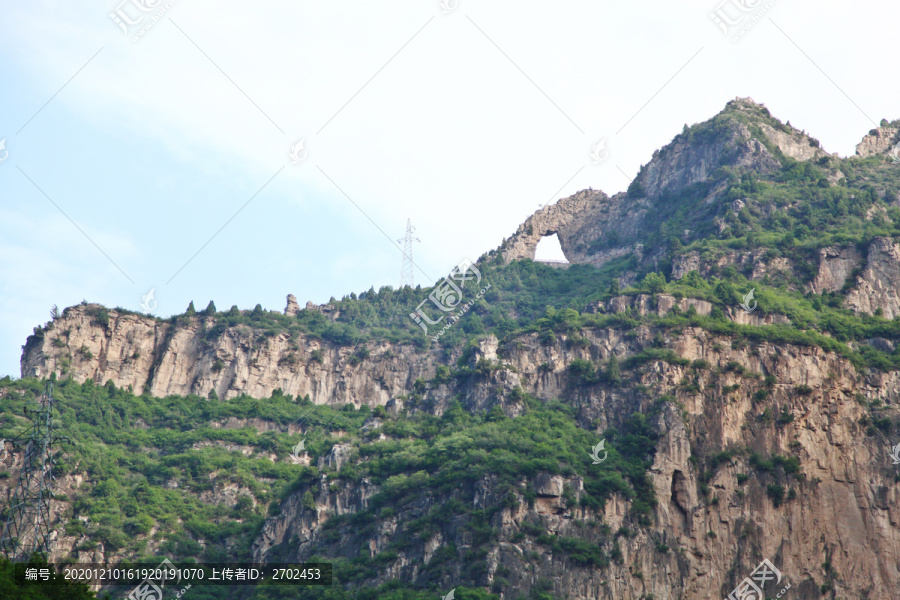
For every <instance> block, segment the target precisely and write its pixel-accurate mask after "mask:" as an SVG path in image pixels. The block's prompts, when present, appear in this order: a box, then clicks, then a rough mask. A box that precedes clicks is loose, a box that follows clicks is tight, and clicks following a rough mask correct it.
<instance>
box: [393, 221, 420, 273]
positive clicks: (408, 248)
mask: <svg viewBox="0 0 900 600" xmlns="http://www.w3.org/2000/svg"><path fill="white" fill-rule="evenodd" d="M415 230H416V228H415V227H413V226H412V222H411V221H410V220H409V219H407V220H406V235H405V236H403V237H402V238H400V239H399V240H397V243H398V244H403V264H402V265H401V267H400V287H401V288H402V287H403V286H406V285H408V286H409V287H415V286H416V284H415V278H414V277H413V266H414V265H413V259H412V245H413V242H421V241H422V240H420V239H419V238H417V237H415V236H414V235H413V232H414V231H415Z"/></svg>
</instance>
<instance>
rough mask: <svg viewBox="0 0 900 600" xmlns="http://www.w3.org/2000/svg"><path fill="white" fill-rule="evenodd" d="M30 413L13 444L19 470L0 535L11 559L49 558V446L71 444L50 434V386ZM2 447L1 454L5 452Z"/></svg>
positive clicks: (1, 548) (0, 543)
mask: <svg viewBox="0 0 900 600" xmlns="http://www.w3.org/2000/svg"><path fill="white" fill-rule="evenodd" d="M29 413H31V416H32V425H31V430H30V431H29V432H28V433H27V434H26V435H25V436H23V437H22V438H21V441H17V440H14V441H13V445H14V446H18V447H22V446H24V448H25V451H24V452H23V454H22V470H21V471H20V472H19V481H18V483H17V484H16V490H15V492H14V493H13V496H12V500H11V502H10V504H9V508H8V510H9V513H8V514H7V517H6V524H5V525H4V526H3V533H2V535H0V552H3V553H4V554H5V555H6V557H7V558H9V559H10V560H13V561H15V560H28V559H29V558H31V556H32V554H34V553H35V552H37V553H39V554H43V555H44V556H45V557H47V558H49V554H50V498H51V497H52V493H51V489H52V484H53V473H52V470H53V459H52V457H51V456H50V450H51V447H52V446H53V444H54V443H55V442H58V441H66V442H68V441H71V440H69V439H68V438H65V437H57V436H55V435H54V433H53V383H52V382H47V391H46V392H45V393H44V395H43V396H41V399H40V401H39V403H38V408H37V410H29V409H28V408H27V407H26V408H25V415H26V416H28V414H29ZM5 450H6V448H5V442H4V448H3V449H2V450H0V451H5Z"/></svg>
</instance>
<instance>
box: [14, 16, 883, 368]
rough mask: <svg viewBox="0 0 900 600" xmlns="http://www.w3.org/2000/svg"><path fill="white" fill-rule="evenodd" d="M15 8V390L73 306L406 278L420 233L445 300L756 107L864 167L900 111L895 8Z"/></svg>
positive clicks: (318, 294) (302, 296)
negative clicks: (642, 172)
mask: <svg viewBox="0 0 900 600" xmlns="http://www.w3.org/2000/svg"><path fill="white" fill-rule="evenodd" d="M0 14H2V17H0V40H2V50H0V90H2V93H0V146H2V148H0V376H3V375H11V376H13V377H18V376H19V375H20V373H19V358H20V355H21V347H22V345H23V344H24V343H25V339H26V337H27V336H28V335H29V334H30V333H31V332H32V329H33V327H35V326H37V325H41V324H43V323H45V322H47V321H48V320H49V319H50V310H51V307H52V306H54V305H56V306H58V307H59V308H60V309H62V308H64V307H66V306H71V305H74V304H78V303H79V302H81V301H82V300H87V301H89V302H98V303H102V304H104V305H106V306H109V307H116V306H120V307H123V308H127V309H130V310H136V311H145V312H146V311H147V309H148V308H149V309H152V312H153V314H155V315H158V316H162V317H167V316H170V315H172V314H178V313H181V312H183V311H184V310H185V308H186V307H187V305H188V303H189V302H191V301H193V302H194V304H195V305H196V307H197V308H198V309H201V308H203V307H205V306H206V305H207V303H208V302H209V301H210V300H212V301H214V302H215V304H216V307H217V308H218V309H219V310H227V309H228V308H230V307H231V306H232V305H237V306H238V307H239V308H242V309H252V308H253V307H254V306H255V305H256V304H257V303H259V304H261V305H262V306H263V307H264V308H266V309H269V310H283V309H284V306H285V296H286V295H287V294H289V293H291V294H294V295H296V296H297V298H298V300H299V302H300V304H301V305H303V304H305V303H306V301H308V300H312V301H313V302H316V303H324V302H326V301H328V300H329V298H331V297H335V298H340V297H342V296H344V295H346V294H349V293H350V292H357V293H359V292H362V291H365V290H367V289H369V288H371V287H374V288H375V289H376V290H377V289H379V288H380V287H382V286H387V285H390V286H393V287H395V288H396V287H397V286H398V285H399V283H400V272H401V266H402V259H403V254H402V250H401V246H402V244H398V240H399V239H401V238H402V237H403V236H404V233H405V229H406V223H407V220H409V221H410V222H411V223H412V225H413V226H414V227H415V233H414V235H415V237H416V238H417V241H415V242H414V244H413V260H414V263H415V266H416V267H415V283H416V284H422V285H430V284H432V283H434V282H436V281H438V280H440V279H441V278H442V277H443V276H444V275H446V274H447V272H449V270H450V269H451V268H452V267H453V266H454V265H456V264H457V263H459V262H460V261H461V260H463V259H465V258H469V259H472V260H474V259H476V258H478V257H479V256H480V255H481V254H483V253H485V252H487V251H489V250H491V249H494V248H496V247H497V246H498V245H499V244H500V243H501V242H502V240H503V239H504V238H505V237H508V236H510V235H511V234H512V233H514V232H515V230H516V228H517V226H518V225H519V223H521V222H522V221H524V220H525V219H526V218H527V217H528V216H529V215H531V214H532V213H533V212H534V211H536V210H538V208H539V207H540V206H542V205H545V204H547V203H552V202H555V201H556V200H558V199H559V198H563V197H566V196H569V195H571V194H573V193H575V192H577V191H579V190H582V189H585V188H593V189H600V190H603V191H604V192H606V193H607V194H610V195H612V194H614V193H617V192H620V191H623V190H625V189H626V188H627V186H628V183H629V182H630V180H631V178H633V177H634V176H635V174H636V173H637V172H638V170H639V169H640V167H641V165H643V164H645V163H646V162H648V160H649V159H650V157H651V155H652V153H653V151H654V150H655V149H657V148H659V147H661V146H663V145H665V144H667V143H668V142H669V141H671V139H672V138H673V137H674V136H675V135H676V134H678V133H679V132H680V131H681V130H682V128H683V126H684V125H685V124H693V123H697V122H701V121H704V120H706V119H709V118H711V117H712V116H714V115H715V114H716V113H718V112H719V111H721V110H722V108H723V107H724V106H725V103H726V102H728V101H729V100H731V99H733V98H735V97H747V96H749V97H752V98H753V99H754V100H756V101H757V102H762V103H764V104H765V105H766V106H767V107H768V108H769V109H770V111H771V112H772V114H773V115H775V116H776V117H778V118H780V119H781V120H783V121H788V120H790V122H791V124H792V125H794V126H795V127H797V128H799V129H804V130H806V131H807V132H810V133H811V134H812V135H813V136H815V137H817V138H818V139H819V140H820V141H821V143H822V146H823V147H824V148H825V149H826V150H827V151H829V152H836V153H838V154H840V155H842V156H846V155H850V154H853V152H854V149H855V145H856V144H857V143H858V142H859V140H860V139H861V138H862V136H863V135H865V134H866V132H868V131H869V130H870V129H871V128H873V127H875V126H876V125H877V124H878V122H879V121H880V120H881V119H882V118H887V119H889V120H893V119H896V118H898V117H900V101H898V98H900V93H898V92H900V81H898V79H897V77H896V76H895V71H896V69H895V65H894V62H895V59H896V51H895V46H896V44H895V41H894V38H893V36H892V35H891V34H890V33H889V29H890V28H889V27H888V24H890V23H894V22H896V21H897V17H898V16H900V5H898V4H897V3H887V2H883V1H882V2H866V1H860V2H854V3H848V2H840V3H839V2H837V1H834V0H823V1H820V2H816V3H812V2H787V1H785V0H780V1H779V0H767V1H765V2H764V1H763V0H724V1H723V0H686V1H683V2H663V1H656V0H648V1H645V2H625V1H624V0H617V1H610V0H601V1H597V0H592V1H575V0H572V1H563V2H558V3H554V4H552V5H551V4H550V3H538V2H533V1H521V0H520V1H518V2H512V1H504V0H496V1H494V2H490V3H487V2H475V1H472V0H434V1H423V0H419V1H417V2H411V1H407V0H395V1H394V2H391V3H389V4H386V3H380V2H361V1H354V0H344V1H341V2H333V1H325V0H299V1H297V0H294V1H292V2H286V1H280V0H272V1H270V2H265V3H247V2H235V1H230V0H224V1H223V0H219V1H218V2H211V1H202V0H165V1H163V0H125V1H122V0H115V1H110V0H100V1H99V2H90V3H88V2H83V1H80V0H75V1H72V0H70V1H68V2H64V1H62V0H35V1H33V2H28V3H17V2H13V1H12V0H0ZM538 251H539V257H545V258H554V257H561V255H560V254H559V250H558V244H557V248H556V253H554V252H553V250H552V249H547V248H545V247H544V244H542V245H541V247H539V250H538ZM150 290H153V300H152V301H147V302H144V298H145V295H146V294H147V293H148V292H149V291H150ZM142 303H144V307H143V308H142Z"/></svg>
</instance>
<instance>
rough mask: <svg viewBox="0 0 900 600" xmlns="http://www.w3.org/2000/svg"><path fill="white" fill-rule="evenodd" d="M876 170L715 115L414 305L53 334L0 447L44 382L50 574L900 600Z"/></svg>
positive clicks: (617, 594) (894, 125) (375, 589)
mask: <svg viewBox="0 0 900 600" xmlns="http://www.w3.org/2000/svg"><path fill="white" fill-rule="evenodd" d="M898 143H900V121H894V122H887V121H882V123H881V125H880V127H878V128H876V129H873V130H872V131H870V132H869V133H868V134H867V135H866V136H865V137H863V139H862V141H861V142H860V144H859V145H858V147H857V153H856V155H855V156H852V157H846V158H845V157H840V156H837V155H835V154H828V153H827V152H826V151H824V150H823V149H822V148H821V147H820V144H819V142H818V141H817V140H815V139H814V138H812V137H810V136H809V135H808V134H806V133H805V132H803V131H798V130H796V129H795V128H793V127H791V126H790V124H789V123H782V122H780V121H779V120H777V119H776V118H774V117H773V116H772V115H771V114H770V113H769V111H768V110H767V109H766V108H765V107H764V106H763V105H761V104H758V103H755V102H754V101H752V100H750V99H746V98H745V99H741V98H738V99H736V100H734V101H732V102H729V103H728V104H727V105H726V107H725V109H724V110H723V111H722V112H721V113H719V114H718V115H716V116H715V117H713V118H712V119H710V120H709V121H706V122H704V123H700V124H696V125H693V126H691V127H688V126H685V128H684V130H683V132H682V133H681V134H679V135H677V136H676V137H675V138H674V139H673V140H672V142H671V143H669V144H668V145H667V146H665V147H663V148H661V149H660V150H658V151H656V152H654V153H653V156H652V157H651V159H650V160H649V162H648V163H647V164H646V165H644V166H643V167H642V168H641V170H640V172H639V173H638V175H637V177H636V178H635V180H634V181H633V182H632V184H631V185H630V186H629V188H628V191H627V192H625V193H620V194H616V195H614V196H608V195H606V194H604V193H603V192H600V191H594V190H585V191H581V192H579V193H577V194H574V195H573V196H570V197H568V198H563V199H561V200H559V201H558V202H557V203H555V204H553V205H550V206H547V207H545V208H542V209H541V210H539V211H538V212H536V213H535V214H533V215H532V216H531V217H529V218H528V219H527V220H526V221H525V222H524V223H523V224H522V225H520V226H519V228H518V229H517V231H516V232H514V233H513V235H512V236H511V237H509V238H507V239H505V240H504V241H503V243H502V244H501V246H500V247H499V248H497V249H495V250H493V251H491V252H488V253H486V254H485V255H484V256H482V257H480V258H479V260H478V261H477V262H476V264H475V265H474V266H472V267H468V266H465V265H464V266H463V267H462V268H460V269H458V270H456V271H454V272H453V273H451V274H450V275H448V278H445V279H444V280H442V281H440V282H437V283H436V285H435V286H434V287H433V288H428V289H419V288H416V289H411V288H409V287H406V288H402V289H399V290H394V289H392V288H390V287H384V288H382V289H381V290H378V291H375V290H374V289H372V290H369V291H367V292H363V293H361V294H359V295H358V296H357V295H356V294H351V295H350V296H348V297H344V298H342V299H340V300H335V299H332V301H330V302H329V303H328V304H326V305H314V304H312V303H309V304H307V305H306V307H305V308H303V309H301V308H300V306H299V305H298V304H297V301H296V298H294V297H293V296H290V295H289V296H288V302H287V306H286V308H285V310H284V311H283V312H274V311H265V310H263V309H262V307H261V306H259V305H257V307H256V308H255V309H253V310H252V311H251V310H244V311H242V310H239V309H238V308H237V307H232V308H231V309H230V310H229V311H225V312H217V311H216V310H215V307H214V305H212V303H210V307H209V308H208V309H207V310H205V311H202V312H197V311H195V310H194V309H193V304H192V305H191V307H190V309H189V310H188V311H187V312H186V313H185V314H183V315H177V316H175V317H172V318H170V319H160V318H156V317H153V316H151V315H142V314H138V313H134V312H131V311H127V310H123V309H112V308H106V307H104V306H101V305H98V304H88V303H83V304H81V305H78V306H72V307H69V308H67V309H65V310H64V311H62V313H61V314H60V315H59V316H58V317H56V318H54V319H53V321H51V322H50V323H47V324H46V325H44V326H41V327H36V328H35V332H34V335H32V336H29V338H28V340H27V341H26V344H25V346H24V347H23V354H22V362H21V364H22V376H23V378H22V379H20V380H16V381H11V380H5V381H0V398H2V404H0V407H2V408H3V409H4V412H3V413H2V414H3V417H2V419H3V420H2V421H0V423H2V425H0V436H6V437H12V435H13V433H14V432H15V431H18V430H21V428H22V424H23V421H22V420H21V419H20V418H18V417H15V416H14V415H16V414H18V412H20V409H21V407H22V405H23V404H25V403H26V402H27V401H28V399H29V398H32V397H34V395H35V394H36V393H39V391H40V389H41V385H42V383H41V382H42V381H43V380H47V379H53V380H56V381H57V382H58V383H57V394H58V398H59V402H60V406H59V412H60V416H59V422H60V423H61V427H63V428H64V429H66V431H67V432H69V434H70V435H71V436H72V437H73V438H74V439H75V440H76V441H77V443H76V444H75V445H74V446H73V447H70V448H66V449H64V450H61V452H62V453H61V455H60V459H59V464H58V465H57V467H55V470H54V472H55V473H56V474H57V477H58V483H59V487H58V489H59V490H60V493H61V494H62V495H61V496H60V497H57V499H55V500H54V501H53V514H54V518H55V519H57V523H58V533H57V546H56V548H57V549H56V551H55V556H58V557H62V556H73V557H77V558H78V559H79V560H82V561H84V560H93V561H95V562H103V561H109V560H113V559H118V558H122V557H128V558H132V557H150V556H152V557H157V558H160V559H161V558H170V559H171V560H176V559H184V558H197V559H198V560H207V561H215V560H225V559H228V560H251V559H252V560H256V561H273V562H291V561H312V562H329V563H332V564H333V566H334V575H335V581H336V582H337V583H336V584H335V585H334V586H333V587H332V588H330V589H327V590H323V589H320V588H297V589H292V590H290V591H285V590H284V589H283V588H271V587H258V588H255V589H253V588H251V589H248V588H243V592H246V593H245V594H244V595H243V596H242V595H241V593H242V592H241V590H238V588H235V589H234V590H232V591H229V592H228V594H232V595H230V596H228V597H253V598H259V599H270V598H271V599H275V598H304V599H305V598H329V599H348V600H349V599H360V600H362V599H370V598H376V597H377V598H398V599H399V598H426V597H427V598H433V597H435V594H438V593H440V595H441V596H444V595H446V594H447V593H449V592H450V590H455V592H454V593H455V595H456V596H457V597H459V598H462V599H466V598H503V599H504V600H505V599H518V598H522V599H526V598H527V599H529V600H532V599H533V600H544V599H549V598H560V599H562V598H569V599H572V600H587V599H593V598H618V599H627V600H638V599H642V600H647V599H651V598H655V599H661V598H684V599H693V598H698V599H699V598H704V599H705V598H708V597H713V596H720V597H728V596H729V594H730V593H731V592H732V590H734V589H735V588H737V587H738V586H739V585H745V586H746V585H750V584H751V583H752V584H754V585H755V583H754V579H753V577H752V574H754V573H755V574H756V575H757V580H758V581H761V583H762V584H763V585H761V587H762V588H763V591H764V593H765V595H766V596H768V597H775V596H778V595H784V594H782V592H783V591H784V588H785V587H787V588H788V591H787V592H784V593H785V594H789V595H787V596H785V597H792V598H798V599H813V598H822V597H825V598H832V599H836V598H872V599H874V598H889V597H900V596H898V594H900V592H898V590H900V527H898V524H900V465H898V464H894V461H893V460H892V455H891V452H892V448H893V447H895V446H896V445H897V444H898V442H900V351H898V350H897V347H898V342H900V319H898V316H900V262H898V258H900V242H898V240H900V196H898V192H900V164H897V163H900V157H898V156H897V154H898V150H895V148H900V146H898ZM554 233H555V234H557V235H558V237H559V240H560V244H561V246H562V250H563V252H564V254H565V256H566V258H567V259H568V261H569V264H568V265H558V264H553V265H550V264H542V263H539V262H534V261H533V259H534V252H535V248H536V246H537V244H538V242H539V241H540V240H541V239H542V238H543V237H546V236H547V235H551V234H554ZM448 280H449V282H450V283H453V284H454V285H456V288H453V287H452V286H451V285H450V283H448ZM454 289H455V291H454ZM429 298H432V299H434V300H430V299H429ZM423 301H424V302H425V304H424V305H423V304H422V303H423ZM435 302H440V303H443V305H444V308H448V307H452V310H448V311H446V312H445V311H443V310H439V309H438V308H437V307H436V306H435ZM422 307H424V308H422ZM419 309H421V312H417V311H418V310H419ZM411 315H412V317H415V318H412V317H411ZM441 315H443V318H442V319H441V320H439V319H438V317H439V316H441ZM431 321H438V322H437V323H436V324H431ZM300 441H303V442H304V444H303V445H302V446H299V445H298V444H299V442H300ZM895 455H896V452H895ZM14 459H15V454H14V453H13V456H11V457H10V460H11V461H12V462H11V464H10V466H9V467H8V469H9V470H8V475H7V477H6V478H0V490H2V493H3V494H8V493H9V491H10V489H11V484H12V483H13V482H14V481H15V476H16V473H17V471H16V462H15V460H14ZM7 462H10V461H7ZM0 475H2V473H0ZM764 559H765V560H766V561H768V562H764ZM760 565H763V566H762V567H760ZM758 567H759V568H761V569H763V571H762V576H761V577H760V573H761V571H760V570H757V568H758ZM766 570H768V571H766ZM770 575H771V577H769V576H770ZM767 578H768V580H767ZM748 582H749V583H748ZM217 589H218V590H219V591H215V592H211V591H209V590H217ZM222 589H223V588H209V590H204V589H202V588H198V589H196V590H191V593H192V594H196V596H197V597H198V598H203V597H204V594H208V595H210V597H212V595H214V594H215V595H219V596H222V594H223V592H222V591H221V590H222ZM225 589H227V588H225ZM734 597H739V596H737V595H736V596H734Z"/></svg>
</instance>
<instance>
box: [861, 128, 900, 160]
mask: <svg viewBox="0 0 900 600" xmlns="http://www.w3.org/2000/svg"><path fill="white" fill-rule="evenodd" d="M898 132H900V129H898V128H897V127H891V126H884V125H882V126H881V127H876V128H875V129H873V130H872V131H870V132H869V133H868V134H867V135H866V136H864V137H863V139H862V141H860V142H859V143H858V144H857V145H856V155H857V156H861V157H863V158H865V157H867V156H872V155H873V154H886V153H887V152H889V151H890V150H891V149H892V148H893V147H894V144H896V143H897V142H898V141H900V139H898V138H900V135H898Z"/></svg>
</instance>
